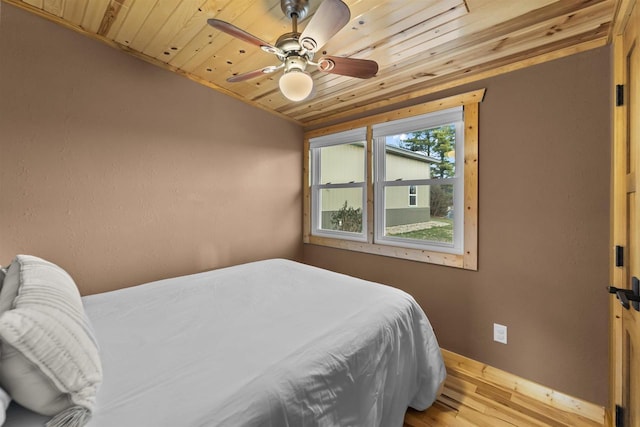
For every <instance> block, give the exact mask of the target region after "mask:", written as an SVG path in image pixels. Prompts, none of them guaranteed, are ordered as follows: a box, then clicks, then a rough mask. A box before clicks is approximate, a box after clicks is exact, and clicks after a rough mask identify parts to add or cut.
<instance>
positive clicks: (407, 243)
mask: <svg viewBox="0 0 640 427" xmlns="http://www.w3.org/2000/svg"><path fill="white" fill-rule="evenodd" d="M425 116H426V117H425ZM408 122H410V123H407V124H403V123H402V120H400V121H391V122H387V123H384V124H381V126H388V125H391V126H389V127H391V128H395V129H394V130H389V131H383V132H380V133H381V135H380V136H376V126H375V125H374V126H373V127H374V129H373V140H372V143H373V151H374V161H375V166H376V167H375V175H374V178H373V183H374V191H375V194H374V209H375V210H374V214H375V217H376V218H380V219H381V220H380V221H377V222H375V229H374V242H375V243H380V244H384V245H390V246H399V247H405V248H413V249H422V250H427V251H434V252H446V253H451V254H462V252H463V247H462V246H463V233H464V222H463V218H462V217H461V216H460V215H459V216H457V217H455V218H454V236H453V243H451V244H447V243H439V242H434V241H419V240H413V239H406V238H402V237H393V236H387V235H386V226H385V224H386V204H385V201H386V198H385V191H386V189H387V188H393V187H404V186H411V185H415V186H423V185H429V186H430V185H439V184H448V185H453V186H454V192H460V193H463V195H462V196H460V197H454V200H453V202H454V211H457V212H462V210H463V207H462V201H463V197H464V190H463V187H464V130H463V128H464V111H463V108H462V107H461V106H457V107H453V108H448V109H444V110H439V111H436V112H431V113H427V114H421V115H418V116H412V117H409V120H408ZM396 123H397V124H396ZM446 125H454V126H455V134H456V151H455V153H456V154H455V156H456V162H455V165H456V172H455V175H454V177H449V178H432V177H429V178H418V179H412V180H402V181H397V180H389V179H387V176H386V172H387V165H386V162H387V156H386V138H387V136H390V135H393V134H396V133H397V132H403V133H411V132H413V131H415V130H416V129H418V128H419V130H422V129H433V128H437V127H441V126H446ZM458 147H460V149H458ZM416 196H417V194H416ZM416 200H417V197H416Z"/></svg>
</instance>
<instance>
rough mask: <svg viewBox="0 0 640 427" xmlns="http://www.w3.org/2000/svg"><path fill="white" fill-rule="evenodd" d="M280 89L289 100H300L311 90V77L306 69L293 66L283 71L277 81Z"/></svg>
mask: <svg viewBox="0 0 640 427" xmlns="http://www.w3.org/2000/svg"><path fill="white" fill-rule="evenodd" d="M278 85H279V86H280V91H281V92H282V94H283V95H284V96H285V97H286V98H287V99H289V100H290V101H294V102H297V101H302V100H304V99H306V98H307V97H308V96H309V95H310V94H311V91H312V90H313V79H312V78H311V75H310V74H309V73H307V72H306V71H302V70H299V69H297V68H293V69H291V70H290V71H287V72H285V73H284V74H282V76H281V77H280V80H279V81H278Z"/></svg>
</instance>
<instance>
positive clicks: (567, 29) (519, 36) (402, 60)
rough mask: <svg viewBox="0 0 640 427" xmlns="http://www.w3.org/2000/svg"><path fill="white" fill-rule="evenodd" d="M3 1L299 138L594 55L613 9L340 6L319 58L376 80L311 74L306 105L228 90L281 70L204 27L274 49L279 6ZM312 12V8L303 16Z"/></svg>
mask: <svg viewBox="0 0 640 427" xmlns="http://www.w3.org/2000/svg"><path fill="white" fill-rule="evenodd" d="M3 1H5V2H6V3H9V4H13V5H16V6H18V7H21V8H24V9H26V10H29V11H31V12H33V13H36V14H39V15H41V16H43V17H45V18H48V19H50V20H52V21H54V22H57V23H59V24H61V25H64V26H66V27H68V28H71V29H74V30H76V31H78V32H80V33H83V34H85V35H88V36H91V37H93V38H96V39H98V40H100V41H102V42H105V43H107V44H109V45H111V46H114V47H117V48H120V49H122V50H124V51H126V52H128V53H130V54H132V55H134V56H137V57H139V58H142V59H144V60H146V61H149V62H151V63H153V64H155V65H158V66H161V67H164V68H167V69H169V70H171V71H173V72H176V73H178V74H181V75H184V76H186V77H188V78H190V79H192V80H194V81H197V82H199V83H201V84H203V85H206V86H209V87H212V88H214V89H216V90H219V91H221V92H223V93H226V94H228V95H231V96H233V97H236V98H238V99H241V100H243V101H245V102H247V103H250V104H252V105H255V106H257V107H259V108H263V109H266V110H268V111H271V112H274V113H275V114H278V115H280V116H283V117H286V118H287V119H290V120H293V121H296V122H298V123H300V124H302V125H303V126H306V127H312V126H317V125H319V124H322V123H324V122H327V121H330V120H336V119H342V118H346V117H349V116H351V115H353V114H356V113H362V112H366V111H369V110H373V109H375V108H380V107H384V106H387V105H390V104H393V103H397V102H402V101H406V100H409V99H412V98H415V97H418V96H423V95H425V94H428V93H431V92H435V91H437V90H442V89H445V88H448V87H451V86H454V85H457V84H460V83H465V82H468V81H473V80H477V79H479V78H484V77H487V76H490V75H495V74H498V73H501V72H506V71H509V70H513V69H517V68H521V67H524V66H528V65H532V64H535V63H539V62H543V61H546V60H550V59H554V58H558V57H562V56H565V55H569V54H573V53H577V52H581V51H584V50H588V49H592V48H596V47H599V46H603V45H605V44H606V43H608V42H609V41H610V38H611V32H612V21H613V17H614V13H615V10H616V5H617V3H618V0H344V2H345V3H346V4H347V5H348V6H349V8H350V10H351V20H350V22H349V23H348V24H347V25H346V26H345V27H344V28H343V29H342V30H341V31H340V32H338V33H337V34H336V35H335V36H334V37H333V38H332V39H331V40H329V42H328V43H327V44H326V45H325V46H324V47H323V48H322V49H321V50H320V52H326V53H327V54H328V55H333V56H343V57H350V58H361V59H371V60H374V61H376V62H377V63H378V64H379V71H378V73H377V75H376V76H375V77H373V78H371V79H366V80H361V79H356V78H350V77H344V76H338V75H335V74H327V73H322V72H320V71H315V69H314V71H313V72H312V76H313V79H314V85H315V89H314V95H313V96H312V98H311V99H309V100H306V101H302V102H292V101H289V100H287V99H286V98H285V97H284V96H283V95H282V94H281V93H280V91H279V89H278V78H279V77H280V72H275V73H273V74H265V75H263V76H260V77H258V78H255V79H252V80H248V81H244V82H239V83H228V82H227V81H226V79H227V78H229V77H231V76H233V75H234V74H241V73H244V72H248V71H253V70H256V69H260V68H263V67H267V66H269V65H277V64H279V61H278V59H277V58H276V57H275V56H274V55H271V54H268V53H266V52H263V51H261V50H260V49H259V48H258V47H256V46H254V45H251V44H249V43H245V42H243V41H241V40H238V39H236V38H233V37H231V36H230V35H228V34H226V33H222V32H220V31H218V30H216V29H214V28H212V27H210V26H209V25H207V19H208V18H217V19H220V20H224V21H228V22H230V23H231V24H233V25H235V26H236V27H239V28H241V29H243V30H245V31H247V32H249V33H251V34H253V35H254V36H256V37H258V38H260V39H262V40H264V41H266V42H269V43H275V41H276V40H277V39H278V37H279V36H280V35H281V34H283V33H286V32H290V31H291V21H290V20H289V19H288V18H286V17H285V16H284V14H283V13H282V11H281V8H280V0H3ZM320 2H321V0H310V10H309V15H310V16H312V15H313V13H314V12H315V11H316V9H317V8H318V5H319V3H320ZM309 19H310V18H309V17H307V18H306V19H305V20H303V21H302V22H300V23H299V31H302V30H304V27H305V25H306V23H307V22H308V21H309Z"/></svg>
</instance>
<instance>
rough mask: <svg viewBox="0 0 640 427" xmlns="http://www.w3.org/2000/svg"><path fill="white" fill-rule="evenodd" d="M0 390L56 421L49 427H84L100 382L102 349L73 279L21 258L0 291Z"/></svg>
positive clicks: (41, 262) (48, 265) (33, 259)
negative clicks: (100, 354) (0, 388)
mask: <svg viewBox="0 0 640 427" xmlns="http://www.w3.org/2000/svg"><path fill="white" fill-rule="evenodd" d="M0 341H1V344H0V345H1V350H0V385H2V387H3V388H4V389H5V390H7V391H8V392H9V394H10V395H11V397H12V398H13V399H14V400H15V401H16V402H18V403H20V404H21V405H22V406H24V407H26V408H28V409H31V410H32V411H34V412H37V413H40V414H43V415H50V416H53V415H55V417H54V418H53V419H52V420H51V421H49V423H47V426H48V427H62V426H64V427H76V426H83V425H84V424H86V423H87V422H88V420H89V418H90V416H91V411H92V409H93V406H94V404H95V398H96V393H97V390H98V386H99V385H100V383H101V382H102V367H101V364H100V357H99V353H98V345H97V343H96V340H95V338H94V336H93V332H92V330H91V326H90V325H89V322H88V319H87V317H86V316H85V313H84V308H83V306H82V300H81V299H80V293H79V292H78V289H77V287H76V285H75V283H74V282H73V279H71V277H70V276H69V275H68V274H67V273H66V272H65V271H64V270H63V269H61V268H60V267H58V266H56V265H55V264H52V263H50V262H47V261H45V260H42V259H40V258H37V257H33V256H28V255H18V256H17V257H16V259H15V260H14V261H13V262H12V263H11V265H10V266H9V269H8V270H7V276H6V277H5V281H4V286H3V287H2V290H0Z"/></svg>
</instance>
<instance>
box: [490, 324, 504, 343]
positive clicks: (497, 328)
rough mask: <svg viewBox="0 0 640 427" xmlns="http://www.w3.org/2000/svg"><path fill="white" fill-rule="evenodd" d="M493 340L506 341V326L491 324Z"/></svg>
mask: <svg viewBox="0 0 640 427" xmlns="http://www.w3.org/2000/svg"><path fill="white" fill-rule="evenodd" d="M493 340H494V341H495V342H499V343H502V344H506V343H507V327H506V326H504V325H500V324H498V323H494V324H493Z"/></svg>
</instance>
